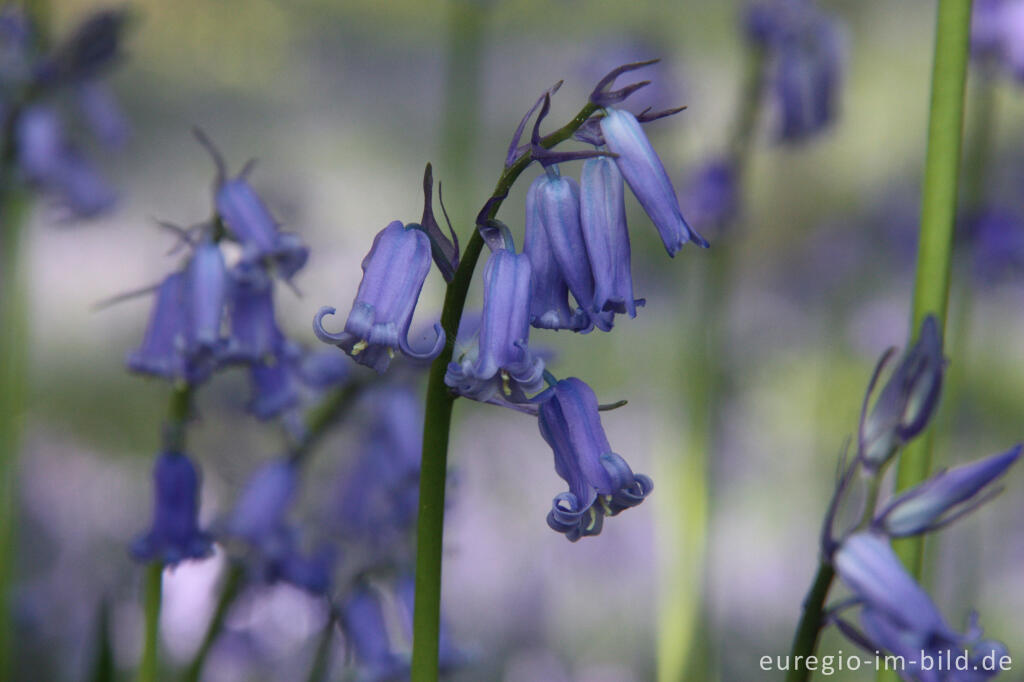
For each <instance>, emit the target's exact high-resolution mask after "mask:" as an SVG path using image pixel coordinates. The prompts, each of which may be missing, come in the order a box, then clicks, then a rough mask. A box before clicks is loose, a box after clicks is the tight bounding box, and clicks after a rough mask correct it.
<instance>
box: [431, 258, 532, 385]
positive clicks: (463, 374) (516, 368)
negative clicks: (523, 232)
mask: <svg viewBox="0 0 1024 682" xmlns="http://www.w3.org/2000/svg"><path fill="white" fill-rule="evenodd" d="M530 276H531V270H530V260H529V258H527V256H525V255H522V254H515V253H513V252H512V251H508V250H506V249H499V250H498V251H495V252H494V254H492V255H491V257H490V259H488V261H487V265H486V267H485V268H484V311H483V319H482V321H481V324H480V331H479V333H478V337H479V340H478V342H477V343H476V344H475V346H474V347H473V348H472V350H471V352H469V353H467V354H465V355H464V356H462V357H456V358H455V361H454V362H451V363H449V364H448V371H447V374H446V375H445V379H444V381H445V384H447V385H448V386H450V387H452V388H453V389H455V390H456V391H457V392H458V393H460V394H461V395H464V396H467V397H470V398H473V399H475V400H480V401H485V402H486V401H487V400H488V399H489V398H491V397H492V396H494V395H495V394H497V393H503V394H505V395H506V396H510V397H512V398H513V399H517V400H520V401H524V402H525V400H526V394H527V393H534V392H536V391H538V390H540V388H541V386H542V385H543V384H544V361H543V360H542V359H540V358H539V357H537V356H535V355H534V354H533V353H532V352H531V351H530V349H529V347H528V346H527V341H528V340H529V337H530V303H531V300H532V297H531V285H530Z"/></svg>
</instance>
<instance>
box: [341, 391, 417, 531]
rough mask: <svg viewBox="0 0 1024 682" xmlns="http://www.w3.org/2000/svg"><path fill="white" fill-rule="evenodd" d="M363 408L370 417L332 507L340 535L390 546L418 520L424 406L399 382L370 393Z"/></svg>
mask: <svg viewBox="0 0 1024 682" xmlns="http://www.w3.org/2000/svg"><path fill="white" fill-rule="evenodd" d="M366 409H367V411H368V412H369V414H370V421H369V424H368V427H367V430H366V432H365V435H364V436H363V438H362V442H361V445H360V448H359V455H358V458H357V460H356V462H355V464H354V466H353V467H352V468H351V469H349V470H348V471H346V472H345V475H344V478H343V479H342V481H341V484H340V486H339V490H338V493H339V494H338V495H337V497H336V498H335V499H336V505H335V508H334V509H333V512H334V516H335V517H336V518H337V519H339V522H338V523H337V524H336V527H337V528H338V531H339V532H340V534H341V535H342V536H344V537H346V538H347V539H349V540H358V541H362V542H366V543H368V544H370V545H372V546H374V547H379V548H390V547H392V546H393V543H392V541H393V540H394V539H395V537H396V536H405V535H406V534H407V533H408V532H409V530H410V529H411V528H412V527H413V525H414V524H415V522H416V513H417V509H418V502H419V480H420V457H421V453H422V448H423V405H422V403H421V402H420V400H419V398H418V397H417V396H416V394H415V393H414V392H413V391H412V389H411V388H409V387H408V386H404V385H397V386H388V387H386V388H382V389H377V390H375V391H372V392H371V393H369V394H368V395H367V397H366Z"/></svg>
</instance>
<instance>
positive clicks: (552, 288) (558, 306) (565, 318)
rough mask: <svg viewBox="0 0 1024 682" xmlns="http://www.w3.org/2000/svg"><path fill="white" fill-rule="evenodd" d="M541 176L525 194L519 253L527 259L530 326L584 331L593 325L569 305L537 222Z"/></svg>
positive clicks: (545, 236) (566, 287)
mask: <svg viewBox="0 0 1024 682" xmlns="http://www.w3.org/2000/svg"><path fill="white" fill-rule="evenodd" d="M545 181H546V180H545V177H544V176H541V177H538V178H537V179H536V180H534V181H533V184H531V185H530V189H529V191H527V193H526V237H525V241H524V243H523V253H524V254H526V257H527V258H529V259H530V269H531V272H532V273H533V275H532V282H533V287H532V295H531V299H530V324H532V325H533V326H534V327H537V328H539V329H571V330H573V331H585V330H588V329H590V328H591V327H592V326H593V325H592V324H591V323H590V318H589V316H587V314H586V313H584V312H583V310H582V309H581V308H577V309H576V310H573V309H572V308H570V306H569V285H568V284H566V281H565V277H563V276H562V269H561V267H560V266H559V265H558V261H557V260H555V253H554V251H553V250H552V249H551V241H550V240H549V239H548V234H547V230H546V229H545V228H544V224H543V221H542V220H541V214H540V206H539V204H538V201H537V194H538V190H539V188H540V186H541V184H542V183H544V182H545Z"/></svg>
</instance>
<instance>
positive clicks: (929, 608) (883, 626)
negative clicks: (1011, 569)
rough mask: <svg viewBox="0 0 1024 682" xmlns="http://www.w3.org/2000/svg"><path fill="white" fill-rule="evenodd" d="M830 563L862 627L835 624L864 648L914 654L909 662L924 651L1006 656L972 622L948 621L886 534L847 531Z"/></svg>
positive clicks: (926, 678) (932, 681)
mask: <svg viewBox="0 0 1024 682" xmlns="http://www.w3.org/2000/svg"><path fill="white" fill-rule="evenodd" d="M833 565H834V566H835V569H836V572H837V573H838V574H839V577H840V578H841V579H842V581H843V582H844V583H845V584H846V586H847V587H849V588H850V590H851V591H852V592H853V594H854V597H855V599H856V601H855V602H854V603H855V604H856V605H858V606H859V607H860V609H861V612H860V625H861V628H862V631H858V630H857V629H856V628H855V627H854V626H852V625H851V624H849V623H847V622H846V621H844V620H841V619H838V618H837V624H838V625H839V627H840V629H841V630H842V631H843V632H844V633H846V634H847V635H850V636H851V639H853V640H854V641H855V642H857V643H859V644H862V645H864V646H865V647H866V648H867V649H868V650H879V651H888V652H890V653H892V654H894V655H897V656H906V657H908V658H909V657H911V656H913V657H914V658H913V660H920V657H921V656H922V655H923V654H927V655H930V656H932V657H936V656H942V657H943V658H945V656H946V654H947V653H949V654H951V655H952V656H958V655H960V654H963V653H964V652H965V651H969V652H970V653H969V656H968V657H969V658H970V659H971V661H972V662H974V661H975V659H977V660H980V659H981V658H982V657H983V656H985V655H991V654H993V653H995V654H996V655H997V660H998V657H999V655H1002V654H1005V651H1006V649H1005V647H1004V646H1003V645H1002V644H1000V643H999V642H994V641H980V637H981V632H980V629H979V628H977V627H976V625H974V624H972V627H971V628H970V629H969V631H968V632H967V633H966V634H961V633H959V632H957V631H956V630H954V629H952V628H951V627H950V626H949V625H947V624H946V622H945V620H944V619H943V618H942V614H940V613H939V610H938V609H937V608H936V606H935V604H934V603H933V602H932V600H931V598H930V597H929V596H928V594H927V593H926V592H925V591H924V590H923V589H922V588H921V586H920V585H918V584H917V583H916V582H914V579H913V578H911V576H910V574H909V573H907V571H906V569H905V568H904V567H903V564H902V563H901V562H900V559H899V557H897V556H896V553H895V552H894V551H893V550H892V548H891V547H890V546H889V542H888V540H886V539H885V538H884V537H882V536H880V535H877V534H875V533H872V532H860V533H855V534H854V535H851V536H850V537H848V538H847V539H846V540H845V541H843V544H842V545H841V546H840V547H839V549H838V551H837V552H836V553H835V556H834V557H833ZM973 670H979V669H978V668H974V669H973ZM973 670H972V672H973ZM922 675H924V673H922ZM916 679H921V680H924V681H927V682H938V681H939V680H942V679H952V678H947V677H945V676H940V675H938V674H936V675H934V676H922V677H920V678H916ZM956 679H959V678H956ZM965 679H966V678H965ZM970 679H985V678H984V677H970Z"/></svg>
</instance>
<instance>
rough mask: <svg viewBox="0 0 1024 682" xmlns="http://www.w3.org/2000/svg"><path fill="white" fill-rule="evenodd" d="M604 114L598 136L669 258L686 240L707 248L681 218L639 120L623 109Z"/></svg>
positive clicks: (662, 171)
mask: <svg viewBox="0 0 1024 682" xmlns="http://www.w3.org/2000/svg"><path fill="white" fill-rule="evenodd" d="M606 111H607V115H606V116H605V117H604V118H602V119H601V121H600V126H601V135H602V137H603V138H604V141H605V144H607V146H608V149H609V151H611V152H613V153H615V154H617V157H616V158H615V163H616V165H617V166H618V167H619V170H620V171H621V172H622V177H624V178H625V179H626V182H627V183H628V184H629V188H630V189H631V190H632V191H633V194H635V195H636V198H637V200H638V201H639V202H640V205H641V206H643V209H644V211H645V212H646V213H647V215H648V216H649V217H650V218H651V222H653V223H654V226H655V227H656V228H658V234H659V235H661V241H662V243H663V244H664V245H665V250H666V251H668V255H670V256H675V255H676V253H678V252H679V250H680V249H681V248H683V244H685V243H686V242H689V241H692V242H694V243H696V244H698V245H700V246H703V247H707V246H708V243H707V242H706V241H705V240H704V238H703V237H701V236H700V235H699V234H697V233H696V232H695V231H694V230H692V229H691V228H690V226H689V225H688V224H687V222H686V220H685V219H684V218H683V214H682V211H680V210H679V200H678V199H677V198H676V192H675V188H673V187H672V181H671V180H669V177H668V173H666V172H665V166H664V165H662V163H661V159H660V158H658V155H657V154H656V153H655V151H654V148H653V147H652V146H651V143H650V142H649V141H648V139H647V135H646V134H644V131H643V129H642V128H641V127H640V123H639V121H637V119H636V117H635V116H633V114H631V113H629V112H628V111H624V110H622V109H613V108H609V109H607V110H606Z"/></svg>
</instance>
